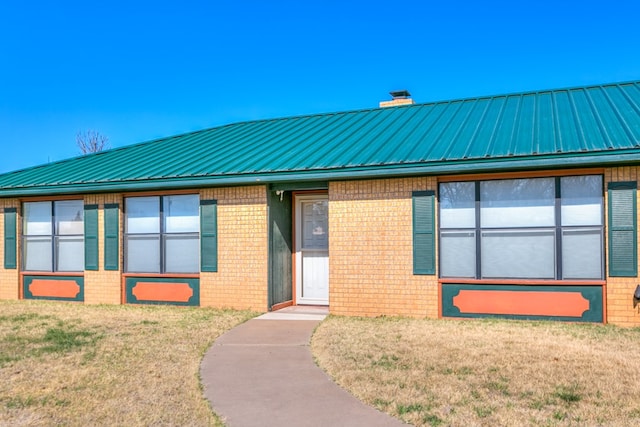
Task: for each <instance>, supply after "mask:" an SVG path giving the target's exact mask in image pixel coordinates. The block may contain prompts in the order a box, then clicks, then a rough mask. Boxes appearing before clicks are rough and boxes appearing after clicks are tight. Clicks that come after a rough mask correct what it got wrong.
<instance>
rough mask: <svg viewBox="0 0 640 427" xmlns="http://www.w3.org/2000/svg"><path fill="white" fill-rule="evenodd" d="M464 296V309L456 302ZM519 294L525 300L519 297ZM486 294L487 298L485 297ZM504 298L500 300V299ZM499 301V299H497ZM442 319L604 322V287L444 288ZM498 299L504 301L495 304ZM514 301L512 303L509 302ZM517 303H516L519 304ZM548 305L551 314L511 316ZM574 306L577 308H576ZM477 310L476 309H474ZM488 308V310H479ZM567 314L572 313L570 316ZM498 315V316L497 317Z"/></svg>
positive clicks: (444, 286) (451, 286) (509, 286)
mask: <svg viewBox="0 0 640 427" xmlns="http://www.w3.org/2000/svg"><path fill="white" fill-rule="evenodd" d="M465 292H466V293H467V295H465V297H467V298H466V302H465V306H464V307H462V308H461V307H460V306H462V305H463V304H462V303H461V301H456V299H457V298H459V297H460V296H462V295H463V293H465ZM519 293H521V294H522V296H520V295H518V294H519ZM483 294H484V295H483ZM501 295H502V296H503V298H500V296H501ZM496 297H498V298H496ZM441 298H442V317H453V318H505V319H518V320H555V321H563V322H596V323H602V322H603V321H604V310H603V304H604V299H603V287H602V286H601V285H566V286H564V285H516V284H514V285H495V284H486V285H485V284H477V285H472V284H449V283H446V284H445V283H443V284H442V294H441ZM496 299H503V301H501V302H496ZM509 299H512V300H513V303H510V302H509ZM516 300H517V301H516ZM536 302H537V303H538V304H539V303H540V302H546V303H547V304H548V305H547V306H545V307H542V310H535V309H534V310H532V312H535V311H546V312H547V313H549V314H512V313H516V312H517V311H518V310H522V306H523V305H524V306H527V305H528V304H530V305H533V304H535V303H536ZM572 305H573V306H574V307H575V308H573V307H572ZM474 306H475V308H474ZM482 306H485V307H484V308H485V309H482V308H480V309H478V308H477V307H482ZM510 309H511V313H509V310H510ZM567 312H572V313H571V314H568V313H567ZM498 313H499V314H498ZM553 313H556V314H555V315H554V314H553Z"/></svg>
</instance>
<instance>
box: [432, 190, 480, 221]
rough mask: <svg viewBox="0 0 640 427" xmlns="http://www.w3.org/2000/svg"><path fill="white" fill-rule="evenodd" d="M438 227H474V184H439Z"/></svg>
mask: <svg viewBox="0 0 640 427" xmlns="http://www.w3.org/2000/svg"><path fill="white" fill-rule="evenodd" d="M439 197H440V227H441V228H474V227H475V226H476V184H475V182H447V183H443V184H440V195H439Z"/></svg>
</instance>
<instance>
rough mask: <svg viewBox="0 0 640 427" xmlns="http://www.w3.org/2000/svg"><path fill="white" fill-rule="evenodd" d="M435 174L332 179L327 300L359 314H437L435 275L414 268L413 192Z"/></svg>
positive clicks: (430, 186) (337, 309) (340, 310)
mask: <svg viewBox="0 0 640 427" xmlns="http://www.w3.org/2000/svg"><path fill="white" fill-rule="evenodd" d="M436 187H437V184H436V179H435V178H432V177H431V178H426V177H422V178H404V179H386V180H367V181H344V182H332V183H330V185H329V230H330V231H329V233H330V238H329V254H330V255H329V271H330V272H329V306H330V310H331V313H333V314H339V315H356V316H380V315H389V316H397V315H402V316H411V317H425V316H426V317H432V318H435V317H438V306H439V304H438V281H437V276H425V275H414V274H413V224H412V198H411V197H412V192H413V191H423V190H436Z"/></svg>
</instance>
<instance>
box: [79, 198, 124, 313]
mask: <svg viewBox="0 0 640 427" xmlns="http://www.w3.org/2000/svg"><path fill="white" fill-rule="evenodd" d="M84 203H85V204H87V205H98V262H99V269H98V270H97V271H93V270H86V271H85V272H84V301H85V303H87V304H120V303H121V302H122V296H121V295H122V283H121V271H115V270H113V271H107V270H105V269H104V205H105V204H110V203H117V204H119V205H120V210H119V219H120V243H119V255H120V269H122V259H123V250H122V249H123V244H122V231H123V230H124V228H123V224H124V222H123V221H124V215H123V209H122V196H121V195H120V194H90V195H86V196H84Z"/></svg>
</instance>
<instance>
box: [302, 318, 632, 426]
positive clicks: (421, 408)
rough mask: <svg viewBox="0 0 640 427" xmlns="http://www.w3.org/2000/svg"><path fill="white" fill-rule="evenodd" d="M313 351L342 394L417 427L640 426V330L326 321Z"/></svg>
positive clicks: (383, 320) (487, 323)
mask: <svg viewBox="0 0 640 427" xmlns="http://www.w3.org/2000/svg"><path fill="white" fill-rule="evenodd" d="M312 351H313V354H314V357H315V358H316V361H317V363H318V364H319V366H320V367H321V368H323V369H324V370H325V371H326V372H328V373H329V375H330V376H331V377H333V378H334V379H335V380H336V382H337V383H338V384H340V385H341V386H342V387H344V388H345V389H347V390H348V391H350V392H351V393H353V394H354V395H355V396H357V397H358V398H359V399H361V400H363V401H364V402H366V403H368V404H370V405H372V406H374V407H376V408H378V409H380V410H382V411H385V412H387V413H389V414H391V415H393V416H395V417H398V418H400V419H402V420H404V421H405V422H408V423H411V424H414V425H417V426H440V425H441V426H527V425H531V426H569V425H573V426H577V425H586V426H598V425H607V426H611V425H613V426H623V425H624V426H627V425H629V426H630V425H640V329H638V328H636V329H622V328H617V327H613V326H603V325H585V324H563V323H552V322H520V321H502V320H478V321H457V320H412V319H397V318H377V319H362V318H345V317H334V316H330V317H328V318H327V319H326V320H325V321H324V322H323V323H322V324H321V325H320V326H319V327H318V329H317V330H316V332H315V334H314V336H313V339H312Z"/></svg>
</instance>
